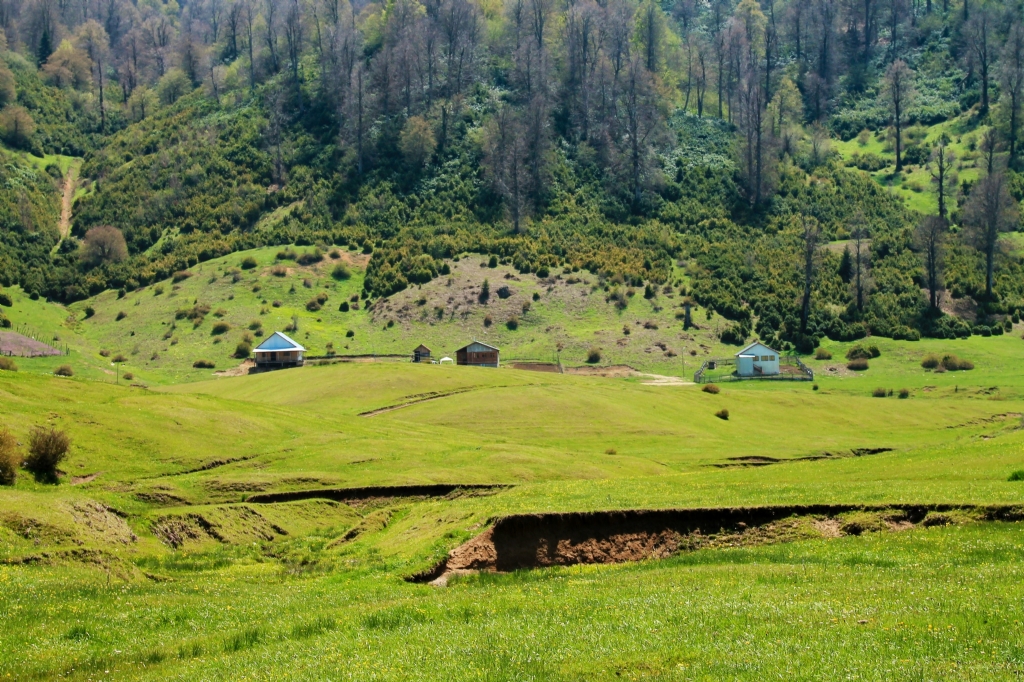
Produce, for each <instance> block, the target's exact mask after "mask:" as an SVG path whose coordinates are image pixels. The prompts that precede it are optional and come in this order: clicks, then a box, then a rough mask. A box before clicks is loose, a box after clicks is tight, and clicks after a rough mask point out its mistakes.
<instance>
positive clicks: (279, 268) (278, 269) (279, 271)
mask: <svg viewBox="0 0 1024 682" xmlns="http://www.w3.org/2000/svg"><path fill="white" fill-rule="evenodd" d="M270 274H271V275H273V276H274V277H284V276H286V275H287V274H288V268H286V267H285V266H283V265H275V266H274V267H272V268H270Z"/></svg>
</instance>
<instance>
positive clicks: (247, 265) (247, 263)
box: [239, 256, 259, 270]
mask: <svg viewBox="0 0 1024 682" xmlns="http://www.w3.org/2000/svg"><path fill="white" fill-rule="evenodd" d="M257 265H259V263H257V262H256V259H255V258H253V257H252V256H246V257H245V258H243V259H242V262H241V263H239V267H241V268H242V269H243V270H253V269H255V268H256V266H257Z"/></svg>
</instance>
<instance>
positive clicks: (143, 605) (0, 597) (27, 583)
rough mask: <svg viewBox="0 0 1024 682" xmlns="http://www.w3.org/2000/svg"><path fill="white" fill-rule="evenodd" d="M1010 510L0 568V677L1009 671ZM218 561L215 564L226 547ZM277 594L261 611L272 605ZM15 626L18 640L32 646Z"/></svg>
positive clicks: (1014, 564)
mask: <svg viewBox="0 0 1024 682" xmlns="http://www.w3.org/2000/svg"><path fill="white" fill-rule="evenodd" d="M1022 559H1024V549H1022V543H1021V534H1020V526H1019V525H1018V524H1003V523H995V524H985V525H969V526H963V527H947V528H935V529H921V530H914V531H908V532H904V533H899V534H868V535H864V536H861V537H849V538H844V539H840V540H830V541H808V542H797V543H790V544H787V545H777V546H768V547H757V548H740V549H727V550H718V551H699V552H695V553H691V554H685V555H681V556H679V557H677V558H674V559H669V560H666V561H660V562H650V563H643V564H634V565H619V566H589V567H573V568H562V569H553V570H546V571H528V572H521V573H515V574H509V575H498V576H495V575H480V576H478V577H469V578H463V579H460V580H457V581H455V582H454V583H453V585H452V586H450V587H449V588H448V589H445V590H436V589H433V588H428V587H417V586H412V585H407V584H400V583H398V582H396V581H395V580H393V579H389V578H388V577H387V574H386V573H385V572H383V571H385V570H386V566H384V565H379V566H377V567H374V568H370V569H367V570H359V571H351V570H349V571H346V570H341V571H337V572H333V573H330V574H316V573H313V574H309V573H306V574H302V575H294V574H288V573H285V572H282V571H281V570H280V569H279V568H278V567H277V566H276V565H273V564H268V563H266V562H260V561H258V560H256V559H255V558H253V557H251V556H249V557H247V556H245V555H244V553H243V554H241V555H239V554H238V553H235V555H234V556H231V557H230V558H226V557H220V558H218V556H217V554H216V553H214V554H208V555H201V556H197V557H196V558H195V561H194V563H192V564H188V563H184V562H182V563H179V564H172V563H167V564H164V565H163V566H161V569H162V570H163V571H164V573H165V574H166V576H167V577H169V578H172V580H170V581H165V582H155V581H143V582H135V583H130V584H117V585H107V584H106V583H105V580H104V577H103V575H102V574H101V573H99V572H95V571H88V570H83V569H75V568H69V567H61V568H49V569H47V568H43V569H25V568H10V567H0V581H2V582H3V584H4V586H5V589H4V590H3V591H0V611H2V612H3V613H4V615H5V621H6V622H7V623H9V624H12V625H15V626H16V627H10V628H4V631H3V633H0V641H2V642H3V644H4V647H3V650H5V651H15V650H17V651H23V652H24V655H23V656H19V657H18V658H17V659H13V660H12V659H5V660H4V661H3V662H2V663H0V674H11V675H12V676H14V677H21V678H25V677H36V678H45V677H50V676H53V675H54V674H56V673H58V672H63V671H70V669H74V671H75V673H77V675H76V676H78V677H82V678H84V677H87V676H88V675H89V673H102V672H103V671H105V670H109V671H110V673H111V674H114V675H116V676H117V677H118V678H121V679H196V678H203V679H238V678H240V677H243V676H244V677H248V678H256V679H307V678H317V677H322V676H323V675H324V674H325V672H326V671H328V670H330V671H332V673H331V674H332V675H334V676H336V677H337V678H339V679H360V680H365V679H380V680H391V679H409V678H411V677H416V678H422V679H442V678H443V679H454V680H479V679H555V680H579V679H595V680H604V679H608V680H610V679H621V678H623V677H625V678H626V679H638V678H643V679H692V678H698V679H702V678H707V679H724V678H727V679H757V678H764V677H771V678H775V677H778V676H781V677H783V678H787V679H794V678H807V679H825V678H828V679H834V678H836V677H843V678H845V677H860V678H867V679H882V678H884V679H898V680H903V679H906V680H913V679H922V678H924V679H964V680H967V679H1014V676H1015V675H1017V674H1019V672H1020V666H1021V665H1022V662H1024V661H1022V656H1024V652H1022V651H1021V649H1020V646H1019V644H1018V642H1020V641H1021V635H1022V634H1024V633H1022V632H1021V620H1022V618H1021V616H1022V614H1021V610H1020V604H1021V599H1022V597H1024V592H1022V590H1024V588H1022V587H1021V580H1020V578H1021V566H1022ZM219 562H226V563H227V565H224V563H219ZM270 604H273V607H272V608H268V605H270ZM29 642H31V643H32V646H29Z"/></svg>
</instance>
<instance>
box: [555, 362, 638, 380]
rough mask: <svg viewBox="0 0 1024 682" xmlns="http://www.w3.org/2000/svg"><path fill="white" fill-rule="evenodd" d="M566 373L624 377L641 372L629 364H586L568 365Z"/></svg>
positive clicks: (612, 377)
mask: <svg viewBox="0 0 1024 682" xmlns="http://www.w3.org/2000/svg"><path fill="white" fill-rule="evenodd" d="M565 373H566V374H578V375H580V376H586V377H606V378H609V379H622V378H624V377H632V376H636V375H637V374H639V372H637V371H636V370H635V369H633V368H632V367H630V366H629V365H607V366H594V365H584V366H583V367H566V368H565Z"/></svg>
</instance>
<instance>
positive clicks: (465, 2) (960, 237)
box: [0, 0, 1024, 350]
mask: <svg viewBox="0 0 1024 682" xmlns="http://www.w3.org/2000/svg"><path fill="white" fill-rule="evenodd" d="M0 28H2V29H3V33H4V44H3V46H2V47H3V49H4V59H3V63H4V65H5V66H3V67H0V105H3V109H0V135H3V138H4V141H5V143H6V145H7V148H8V150H9V152H8V153H7V157H9V160H8V161H7V166H6V168H7V169H8V170H7V171H4V172H5V173H7V175H6V176H5V177H7V178H8V179H7V180H6V181H5V182H6V187H7V189H0V192H5V193H6V194H5V195H4V201H5V202H9V203H10V205H7V204H6V203H5V206H4V211H6V212H7V213H9V214H10V215H9V216H8V218H7V219H3V217H2V216H0V264H3V265H4V267H3V268H2V269H0V270H2V272H0V278H2V279H3V281H2V282H0V283H2V284H5V285H11V284H15V283H17V284H21V285H22V286H23V287H25V289H26V290H28V291H29V292H30V293H31V294H33V295H35V296H45V297H48V298H51V299H54V300H59V301H73V300H77V299H81V298H84V297H87V296H89V295H93V294H96V293H98V292H100V291H102V290H104V289H108V288H115V289H126V290H131V289H134V288H136V287H140V286H145V285H147V284H150V283H152V282H154V281H157V280H160V279H163V278H166V277H169V276H170V275H171V274H172V273H174V272H177V271H180V270H184V269H186V268H188V267H189V266H192V265H194V264H196V263H198V262H200V261H204V260H207V259H210V258H214V257H218V256H221V255H224V254H226V253H230V252H233V251H237V250H241V249H246V248H252V247H255V246H259V245H269V244H290V243H298V244H318V245H321V246H324V247H326V246H328V245H337V246H347V247H349V248H351V249H355V250H360V251H362V252H364V253H368V254H372V256H371V259H370V264H369V266H368V271H367V276H366V279H365V286H366V292H365V295H366V296H370V297H377V296H387V295H390V294H392V293H394V292H397V291H400V290H402V289H403V288H405V287H408V286H410V285H412V284H416V283H422V282H426V281H429V280H430V279H432V278H433V277H437V276H438V275H439V274H440V273H441V272H442V270H443V269H444V265H445V264H444V261H445V259H448V258H453V257H457V256H460V255H461V254H465V253H467V252H480V253H484V254H491V255H494V256H495V257H496V258H498V259H499V260H501V261H502V262H505V263H509V264H511V265H513V266H514V267H516V268H518V269H519V270H520V271H521V272H524V273H525V272H535V273H540V272H545V273H553V272H555V269H556V268H563V269H566V270H569V271H574V270H578V269H587V270H590V271H592V272H594V273H597V274H598V275H600V276H601V277H602V278H604V279H607V280H615V281H618V282H621V283H625V284H628V285H631V286H643V285H645V284H656V285H662V284H667V283H673V284H676V285H678V286H680V288H681V289H682V290H683V291H684V292H685V293H686V294H687V295H688V296H690V297H691V298H692V300H694V301H695V302H697V303H699V304H701V305H704V306H707V307H709V308H713V309H714V310H715V311H717V312H719V313H721V314H722V315H725V316H726V317H727V318H729V319H730V320H732V322H733V324H732V325H731V326H730V327H729V328H728V329H726V330H725V331H724V332H723V335H722V338H723V340H727V341H734V342H736V343H740V342H742V341H744V340H745V339H746V338H748V337H749V336H750V335H751V334H757V335H759V336H760V337H761V338H762V339H763V340H765V341H768V342H774V343H779V344H784V345H787V346H788V347H796V348H798V349H801V350H808V349H811V348H813V347H814V346H815V345H816V344H817V342H818V341H819V340H820V339H821V338H823V337H824V336H829V337H832V338H840V339H850V338H857V337H859V336H863V335H866V334H878V335H886V336H893V337H897V338H918V337H919V336H920V335H921V334H930V335H937V336H955V335H965V334H970V333H972V332H974V333H1002V330H1003V324H1004V323H1005V320H1006V319H1007V318H1009V317H1012V316H1013V315H1015V314H1016V315H1019V310H1020V309H1021V308H1024V270H1022V263H1021V257H1020V255H1019V254H1014V253H1013V252H1012V251H1011V250H1008V249H1007V248H1005V245H1004V241H1003V238H1002V235H1004V234H1005V233H1006V232H1007V231H1009V230H1017V229H1019V224H1020V223H1019V218H1018V214H1017V212H1016V202H1017V201H1018V200H1019V199H1020V198H1021V196H1022V195H1024V183H1022V180H1021V178H1020V176H1018V174H1017V170H1018V168H1019V165H1020V159H1019V158H1018V157H1019V154H1020V150H1019V147H1020V144H1019V142H1018V137H1019V131H1020V118H1021V113H1022V112H1021V107H1022V106H1024V28H1022V25H1021V22H1020V18H1019V12H1018V11H1017V7H1016V5H1014V4H1012V3H1005V4H1004V3H1001V2H970V3H969V2H968V1H967V0H963V2H962V4H961V3H956V2H955V0H953V1H950V2H947V1H946V0H943V1H942V2H935V1H933V0H926V2H920V1H919V0H913V1H912V2H905V1H903V0H887V1H885V2H882V1H881V0H865V1H864V2H857V3H845V2H838V1H836V0H788V1H780V2H776V1H775V0H763V1H762V2H757V1H756V0H741V1H740V2H738V3H736V2H732V1H731V0H710V1H707V2H705V1H701V0H665V1H664V2H654V1H653V0H645V1H643V2H637V1H635V0H604V1H603V2H596V1H594V0H567V1H566V2H560V1H557V2H556V1H555V0H502V1H500V2H490V1H487V2H485V1H482V0H480V1H477V0H426V1H425V2H421V1H419V0H387V1H386V2H382V3H374V2H370V3H356V4H351V3H349V2H348V1H347V0H233V1H232V0H199V1H197V2H189V3H186V4H183V5H178V4H177V3H174V2H171V3H167V4H162V3H154V2H149V1H148V0H142V1H140V2H137V3H132V2H127V1H124V0H72V1H69V2H62V3H55V2H52V0H27V1H26V2H23V3H20V4H9V5H5V6H4V11H2V12H0ZM939 124H943V125H946V124H948V128H949V131H948V132H949V134H948V135H947V134H946V133H943V136H942V137H940V138H936V137H935V136H929V135H928V134H927V132H926V131H927V129H928V126H936V125H939ZM922 131H924V132H922ZM855 138H856V139H857V140H858V141H859V142H860V143H861V144H862V146H863V147H864V149H865V151H864V152H863V153H860V152H858V153H856V154H855V155H853V156H843V155H842V154H840V153H839V152H837V151H836V150H834V149H833V148H832V146H833V144H832V143H833V141H850V140H853V139H855ZM953 138H955V143H954V139H953ZM962 138H969V139H970V140H972V142H971V144H972V145H973V144H975V141H976V140H980V143H979V144H977V145H976V147H975V148H972V149H971V151H970V154H971V155H972V158H971V159H970V162H971V164H972V165H970V166H966V165H965V163H966V162H967V159H966V154H965V153H964V152H963V151H960V152H959V154H960V157H961V158H959V159H958V158H957V153H956V152H955V151H954V144H961V143H962ZM872 140H880V141H881V145H882V147H883V149H884V155H889V154H892V155H894V161H895V167H894V168H893V171H892V172H891V173H888V175H887V176H886V177H887V178H888V181H889V182H899V181H902V179H903V175H902V174H903V173H905V172H906V171H905V167H906V168H917V169H925V170H927V171H928V173H930V174H931V177H932V178H933V183H932V186H931V187H929V188H928V191H929V192H937V193H938V197H939V200H938V205H939V207H940V208H939V212H938V213H939V215H938V216H937V218H938V221H937V222H936V221H931V222H927V223H926V222H925V221H926V220H927V218H928V217H927V216H924V215H922V214H921V213H920V212H918V211H914V210H911V209H909V208H907V207H906V206H905V205H904V202H903V201H902V199H900V198H899V197H898V196H896V195H894V194H893V193H892V192H890V191H889V189H887V188H886V187H884V186H883V185H882V184H881V183H880V182H879V181H878V177H877V176H876V177H872V176H870V175H869V174H868V173H869V172H875V173H877V172H880V171H882V170H883V169H885V168H887V167H888V166H889V165H890V164H889V161H888V156H885V158H883V155H880V154H879V153H876V152H872V151H867V150H868V144H869V143H871V141H872ZM963 144H966V142H963ZM957 149H959V147H957ZM23 153H32V154H35V155H37V156H41V155H43V154H65V155H72V156H84V157H85V162H84V164H83V166H82V168H81V175H82V177H83V178H85V179H86V190H87V191H85V192H84V193H83V195H82V196H80V197H79V198H78V200H77V201H76V203H75V207H74V222H73V229H72V231H71V235H70V236H69V237H68V238H66V239H61V236H60V235H59V234H57V232H56V230H55V229H54V223H55V222H56V221H55V218H54V215H53V214H54V212H55V208H56V206H57V203H56V202H57V197H56V192H57V191H58V185H59V178H47V177H46V176H45V174H43V173H40V172H36V171H32V172H31V173H28V172H27V170H28V167H27V166H24V164H23V163H21V162H20V161H19V158H20V157H19V156H18V154H23ZM968 167H970V168H972V169H973V168H977V169H979V170H978V171H977V175H978V180H977V181H974V180H971V181H968V180H964V181H963V182H960V181H959V180H958V177H957V171H958V170H963V169H965V168H968ZM17 169H23V170H25V172H24V173H22V172H21V171H18V170H17ZM0 170H2V169H0ZM964 172H965V176H966V175H967V174H968V173H967V172H966V171H964ZM972 172H973V171H972ZM19 173H21V175H19ZM29 175H31V177H32V178H34V179H25V178H28V176H29ZM972 177H973V176H972ZM14 178H21V179H18V180H14ZM47 183H49V185H47ZM47 192H49V194H47ZM932 217H936V216H932ZM50 221H52V222H50ZM926 228H927V229H926ZM97 230H99V231H97ZM115 232H116V233H117V234H116V235H115V234H114V233H115ZM89 235H93V238H90V237H89ZM99 235H103V236H104V241H103V244H106V245H108V246H109V245H113V246H112V247H111V248H113V251H108V250H103V249H98V246H97V243H98V242H97V237H98V236H99ZM58 244H59V246H58ZM105 248H106V247H105ZM111 254H114V255H111ZM940 289H941V292H940V291H939V290H940ZM943 296H945V297H946V298H943ZM950 297H953V298H964V297H967V298H971V299H973V300H974V302H975V303H976V304H977V307H978V311H979V313H978V316H977V317H976V319H973V320H969V321H968V320H964V319H961V318H958V317H954V316H952V315H949V314H947V313H944V312H943V310H942V307H941V305H940V302H941V301H943V300H946V301H948V300H950Z"/></svg>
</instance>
